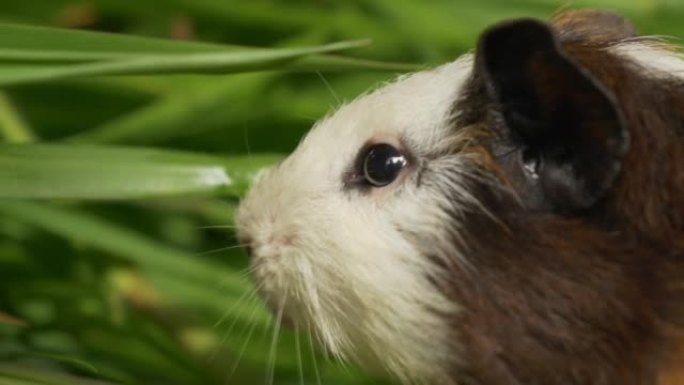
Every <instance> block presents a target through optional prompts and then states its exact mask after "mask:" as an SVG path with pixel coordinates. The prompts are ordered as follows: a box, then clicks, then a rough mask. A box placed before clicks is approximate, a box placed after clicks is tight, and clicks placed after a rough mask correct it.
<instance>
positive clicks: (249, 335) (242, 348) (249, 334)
mask: <svg viewBox="0 0 684 385" xmlns="http://www.w3.org/2000/svg"><path fill="white" fill-rule="evenodd" d="M257 309H259V307H258V306H255V307H254V309H252V313H251V314H250V315H249V319H250V320H251V321H250V322H249V324H248V325H249V326H246V328H248V329H249V330H248V331H247V337H246V338H245V341H244V342H243V343H242V346H240V350H239V351H238V355H237V357H236V358H235V362H234V363H233V366H232V367H231V369H230V372H229V373H228V376H227V377H226V382H225V383H226V384H229V383H230V379H231V378H233V375H234V374H235V371H236V370H237V368H238V366H239V364H240V360H242V356H243V355H244V354H245V350H247V345H248V344H249V341H250V340H251V338H252V335H253V334H254V330H255V329H256V325H257V323H256V322H254V316H255V315H256V312H257ZM244 331H245V330H244V329H243V331H242V333H241V334H244Z"/></svg>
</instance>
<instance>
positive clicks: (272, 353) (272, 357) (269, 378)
mask: <svg viewBox="0 0 684 385" xmlns="http://www.w3.org/2000/svg"><path fill="white" fill-rule="evenodd" d="M285 298H286V297H285V296H283V299H282V300H281V301H280V304H279V305H278V314H277V315H276V319H275V325H274V326H273V338H272V339H271V348H270V350H269V353H268V363H269V367H268V371H267V372H266V384H267V385H273V379H274V375H275V361H276V355H277V349H276V346H277V344H278V338H279V337H280V324H281V323H282V321H283V311H284V309H285Z"/></svg>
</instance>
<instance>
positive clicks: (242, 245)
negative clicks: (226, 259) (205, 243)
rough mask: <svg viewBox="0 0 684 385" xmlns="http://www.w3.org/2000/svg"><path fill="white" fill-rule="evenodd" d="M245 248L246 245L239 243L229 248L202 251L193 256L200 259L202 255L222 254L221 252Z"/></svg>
mask: <svg viewBox="0 0 684 385" xmlns="http://www.w3.org/2000/svg"><path fill="white" fill-rule="evenodd" d="M245 246H247V244H246V243H239V244H237V245H231V246H226V247H221V248H218V249H214V250H208V251H202V252H200V253H197V254H195V256H196V257H200V256H203V255H209V254H214V253H220V252H222V251H227V250H233V249H239V248H242V247H245Z"/></svg>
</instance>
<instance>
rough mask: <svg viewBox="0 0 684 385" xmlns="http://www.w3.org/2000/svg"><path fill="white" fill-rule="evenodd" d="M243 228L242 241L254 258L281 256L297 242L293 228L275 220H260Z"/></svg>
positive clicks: (250, 255)
mask: <svg viewBox="0 0 684 385" xmlns="http://www.w3.org/2000/svg"><path fill="white" fill-rule="evenodd" d="M241 230H242V231H241V234H240V243H241V244H242V245H243V246H244V248H245V251H246V252H247V254H248V255H249V257H250V258H252V259H259V258H278V257H281V256H283V255H285V254H287V252H288V251H289V250H291V249H292V248H293V247H294V245H295V243H296V237H295V235H294V232H293V231H292V230H291V229H289V228H288V227H287V226H277V225H276V223H274V222H273V221H260V223H254V224H252V225H251V226H247V227H246V228H243V229H241Z"/></svg>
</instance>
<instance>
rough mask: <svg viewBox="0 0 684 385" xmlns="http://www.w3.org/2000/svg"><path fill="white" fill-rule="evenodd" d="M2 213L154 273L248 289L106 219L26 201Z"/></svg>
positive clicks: (215, 268)
mask: <svg viewBox="0 0 684 385" xmlns="http://www.w3.org/2000/svg"><path fill="white" fill-rule="evenodd" d="M0 212H2V213H3V214H4V215H8V216H11V217H13V218H15V219H17V220H20V221H22V222H26V223H29V224H31V225H33V226H36V227H38V228H41V229H43V230H46V231H49V232H51V233H54V234H57V235H59V236H62V237H64V238H66V239H70V240H74V241H79V242H81V243H83V244H86V245H90V246H91V247H94V248H96V249H99V250H103V251H105V252H108V253H111V254H113V255H116V256H120V257H122V258H125V259H127V260H130V261H131V262H134V263H136V264H137V265H139V266H140V267H142V268H144V269H149V270H150V271H153V272H160V273H166V274H169V275H171V276H175V277H178V278H181V279H184V280H187V281H190V282H198V283H202V284H203V285H205V286H207V287H212V286H214V287H216V286H218V285H221V286H222V287H224V288H225V289H226V290H232V291H234V292H239V293H242V292H244V291H245V289H246V288H247V287H249V283H248V281H247V280H246V279H245V278H244V277H243V276H242V275H240V274H239V273H237V272H235V271H233V270H231V269H228V268H225V267H223V266H221V265H218V264H217V263H215V262H212V261H211V260H208V259H199V258H197V257H193V255H191V254H188V253H184V252H182V251H179V250H177V249H174V248H172V247H168V246H166V245H163V244H160V243H158V242H155V241H153V240H151V239H148V238H146V237H144V236H143V235H140V234H138V233H136V232H135V231H132V230H129V229H126V228H124V227H120V226H118V225H115V224H113V223H110V222H108V221H106V220H104V219H101V218H98V217H96V216H93V215H89V214H86V213H83V212H80V211H79V210H77V209H74V208H71V209H70V208H64V207H58V206H54V205H47V204H41V203H34V202H25V201H11V200H9V201H0Z"/></svg>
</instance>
